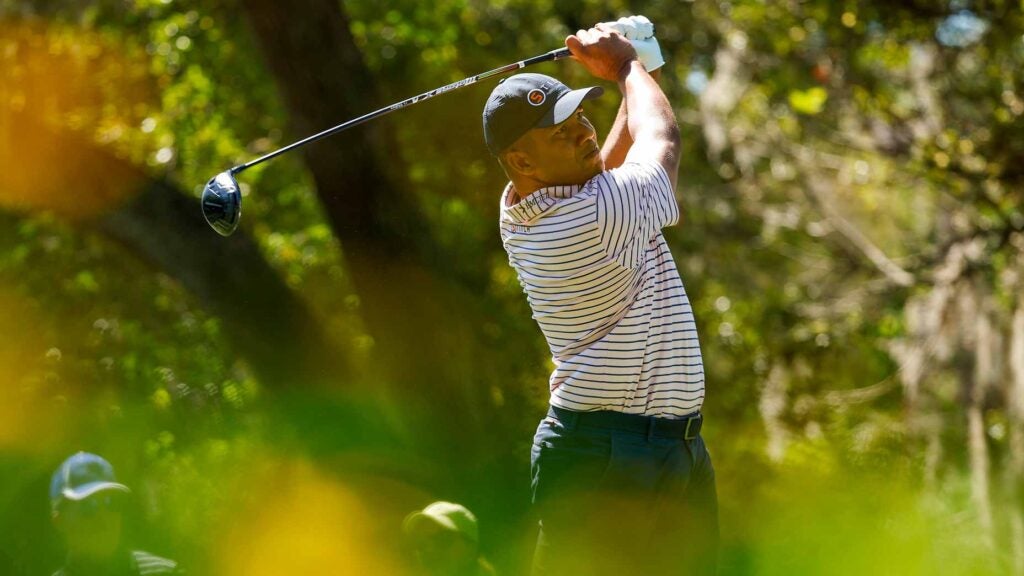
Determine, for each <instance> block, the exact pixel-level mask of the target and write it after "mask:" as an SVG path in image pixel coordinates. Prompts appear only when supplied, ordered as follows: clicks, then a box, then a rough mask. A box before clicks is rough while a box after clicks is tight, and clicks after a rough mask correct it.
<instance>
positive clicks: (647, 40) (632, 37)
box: [604, 16, 665, 72]
mask: <svg viewBox="0 0 1024 576" xmlns="http://www.w3.org/2000/svg"><path fill="white" fill-rule="evenodd" d="M604 24H605V26H608V27H609V28H611V29H612V30H615V31H616V32H618V33H619V34H622V35H623V36H625V37H626V40H629V43H630V44H632V45H633V49H634V50H636V55H637V58H638V59H639V60H640V63H641V64H643V65H644V68H646V69H647V71H648V72H654V71H655V70H657V69H658V68H661V67H662V66H664V65H665V58H664V57H663V56H662V55H661V46H658V39H657V38H655V37H654V24H652V23H651V21H650V20H648V19H647V17H646V16H627V17H625V18H619V19H618V20H616V21H615V22H605V23H604Z"/></svg>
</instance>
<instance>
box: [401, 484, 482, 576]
mask: <svg viewBox="0 0 1024 576" xmlns="http://www.w3.org/2000/svg"><path fill="white" fill-rule="evenodd" d="M402 532H403V534H404V535H405V538H406V539H407V542H408V543H409V546H410V547H411V550H412V553H413V556H414V558H415V562H416V565H417V567H418V569H419V570H420V571H421V572H422V573H423V574H430V575H437V576H441V575H445V576H463V575H478V574H487V573H490V568H489V566H487V564H486V562H485V561H483V559H482V558H481V557H480V530H479V528H478V527H477V521H476V516H474V515H473V513H472V512H470V511H469V510H467V509H466V508H465V507H464V506H461V505H459V504H454V503H452V502H434V503H433V504H430V505H429V506H427V507H426V508H424V509H423V510H420V511H417V512H413V513H412V514H409V516H407V517H406V518H405V521H404V522H403V523H402Z"/></svg>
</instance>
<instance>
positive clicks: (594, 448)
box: [483, 17, 718, 576]
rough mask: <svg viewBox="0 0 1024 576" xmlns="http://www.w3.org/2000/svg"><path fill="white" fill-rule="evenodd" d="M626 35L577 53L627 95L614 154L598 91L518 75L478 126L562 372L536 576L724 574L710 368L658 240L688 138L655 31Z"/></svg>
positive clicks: (543, 490) (544, 447)
mask: <svg viewBox="0 0 1024 576" xmlns="http://www.w3.org/2000/svg"><path fill="white" fill-rule="evenodd" d="M630 21H631V22H632V25H628V26H626V29H625V31H626V33H627V36H632V38H631V39H627V37H625V36H623V35H622V34H620V33H619V31H623V26H622V22H623V21H622V20H620V21H619V22H618V23H610V24H598V25H597V26H596V27H595V28H591V29H590V30H580V31H579V32H577V33H576V34H575V35H572V36H569V37H568V38H567V39H566V42H565V44H566V46H567V47H568V48H569V50H570V51H571V52H572V54H573V56H574V57H575V59H576V60H577V61H578V62H579V63H580V64H582V65H583V66H584V67H585V68H586V69H587V70H588V71H589V72H590V73H591V74H593V75H594V76H595V77H597V78H600V79H602V80H607V81H611V82H616V83H617V84H618V87H619V90H620V92H621V94H622V98H623V102H622V105H621V107H620V109H619V112H618V115H617V117H616V119H615V122H614V124H613V126H612V128H611V131H610V133H609V135H608V137H607V139H606V141H605V143H604V146H603V147H600V146H599V145H598V139H597V134H596V132H595V130H594V127H593V126H592V125H591V123H590V122H589V121H588V120H587V118H586V116H585V115H584V114H583V111H582V109H581V104H582V103H583V102H584V101H585V100H589V99H592V98H597V97H599V96H600V95H601V94H602V89H601V88H600V87H592V88H584V89H580V90H571V89H570V88H568V87H567V86H565V85H564V84H562V83H561V82H559V81H558V80H555V79H554V78H551V77H548V76H544V75H540V74H519V75H516V76H513V77H510V78H508V79H507V80H505V81H504V82H502V83H500V84H499V85H498V86H497V87H496V88H495V89H494V91H493V92H492V93H491V95H490V98H489V99H488V101H487V104H486V106H485V108H484V112H483V124H484V137H485V141H486V143H487V146H488V148H489V149H490V151H491V153H492V154H494V155H495V156H496V157H497V159H498V162H499V163H500V164H501V166H502V168H503V169H504V171H505V174H506V175H507V176H508V178H509V180H510V182H509V184H508V185H507V186H506V187H505V190H504V192H503V194H502V196H501V216H500V225H501V238H502V243H503V245H504V247H505V250H506V252H507V253H508V258H509V263H510V264H511V266H512V267H513V268H514V269H515V271H516V273H517V275H518V278H519V282H520V284H521V285H522V287H523V291H524V292H525V293H526V297H527V301H528V302H529V304H530V307H531V309H532V311H533V317H534V318H535V319H536V321H537V323H538V324H539V326H540V329H541V331H542V332H543V333H544V337H545V338H546V339H547V343H548V346H549V348H550V350H551V356H552V361H553V364H554V371H553V372H552V374H551V378H550V381H549V387H550V408H549V411H548V413H547V416H546V417H545V418H544V419H543V420H542V421H541V423H540V425H539V427H538V429H537V433H536V436H535V437H534V441H533V450H532V455H531V464H532V466H531V467H532V488H533V504H534V507H535V509H536V512H537V514H538V516H539V518H540V526H541V529H540V535H539V538H538V542H537V548H536V551H535V554H534V563H533V573H534V574H550V575H559V576H562V575H590V574H614V575H616V576H622V575H625V574H645V575H650V574H713V573H714V571H715V565H716V560H715V558H716V551H717V543H718V505H717V496H716V493H715V476H714V471H713V469H712V466H711V458H710V456H709V454H708V451H707V449H706V447H705V445H704V441H703V439H702V438H701V436H700V430H701V425H702V423H703V418H702V417H701V413H700V409H701V405H702V402H703V399H704V369H703V364H702V360H701V353H700V346H699V343H698V340H697V332H696V327H695V324H694V317H693V312H692V309H691V307H690V302H689V299H688V298H687V295H686V291H685V290H684V288H683V283H682V281H681V279H680V276H679V272H678V271H677V269H676V266H675V263H674V262H673V260H672V255H671V253H670V252H669V248H668V245H667V244H666V242H665V238H664V237H663V236H662V228H663V227H665V226H670V225H673V224H675V223H677V221H678V220H679V208H678V205H677V203H676V200H675V196H674V190H675V186H676V172H677V170H678V167H679V154H680V136H679V129H678V127H677V125H676V122H675V118H674V114H673V111H672V108H671V106H670V105H669V102H668V100H667V99H666V97H665V95H664V94H663V93H662V91H661V89H660V88H659V87H658V84H657V82H656V80H655V78H652V76H651V74H649V73H648V70H647V68H645V65H644V63H642V62H641V60H639V59H638V56H637V49H636V48H634V46H636V47H637V48H639V49H641V51H642V52H641V53H642V55H643V57H644V61H645V62H646V63H647V65H648V67H650V68H651V69H654V68H655V67H657V66H658V65H660V64H662V63H663V62H664V61H663V60H662V59H661V53H660V49H658V48H657V42H656V40H655V39H654V37H653V26H652V25H650V22H649V21H647V20H646V19H645V18H643V17H635V18H633V19H630ZM627 24H628V22H627ZM631 42H632V43H631Z"/></svg>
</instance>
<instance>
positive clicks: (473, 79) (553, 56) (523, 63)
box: [229, 48, 571, 174]
mask: <svg viewBox="0 0 1024 576" xmlns="http://www.w3.org/2000/svg"><path fill="white" fill-rule="evenodd" d="M569 56H571V54H570V53H569V49H568V48H559V49H557V50H552V51H550V52H546V53H544V54H541V55H539V56H534V57H533V58H527V59H526V60H520V61H519V62H515V63H513V64H508V65H506V66H502V67H501V68H495V69H494V70H490V71H488V72H484V73H483V74H477V75H476V76H470V77H469V78H465V79H463V80H459V81H458V82H453V83H451V84H448V85H447V86H442V87H440V88H434V89H433V90H431V91H429V92H424V93H423V94H420V95H419V96H413V97H412V98H409V99H406V100H402V101H401V102H398V103H395V104H392V105H390V106H386V107H384V108H381V109H380V110H376V111H374V112H370V113H369V114H364V115H363V116H360V117H358V118H354V119H352V120H349V121H348V122H345V123H343V124H339V125H337V126H335V127H333V128H328V129H327V130H324V131H323V132H320V133H318V134H314V135H312V136H310V137H308V138H304V139H302V140H299V141H298V142H295V143H293V144H289V145H288V146H285V147H284V148H280V149H278V150H275V151H273V152H271V153H269V154H266V155H264V156H261V157H259V158H257V159H255V160H251V161H249V162H246V163H245V164H242V165H240V166H235V167H234V168H232V169H231V170H230V171H229V172H230V173H231V174H238V173H239V172H241V171H242V170H245V169H247V168H252V167H253V166H255V165H257V164H261V163H263V162H266V161H267V160H270V159H271V158H274V157H275V156H279V155H281V154H284V153H285V152H288V151H289V150H293V149H295V148H298V147H299V146H304V145H306V144H309V143H310V142H315V141H316V140H319V139H321V138H324V137H326V136H330V135H331V134H334V133H336V132H341V131H342V130H345V129H348V128H351V127H353V126H358V125H359V124H362V123H363V122H367V121H369V120H373V119H374V118H378V117H380V116H383V115H385V114H387V113H389V112H394V111H395V110H398V109H399V108H405V107H406V106H410V105H412V104H415V103H417V102H422V101H424V100H428V99H430V98H433V97H434V96H437V95H438V94H444V93H445V92H451V91H452V90H456V89H458V88H462V87H463V86H469V85H470V84H475V83H477V82H479V81H480V80H484V79H485V78H490V77H491V76H497V75H499V74H505V73H506V72H512V71H513V70H518V69H520V68H525V67H527V66H530V65H532V64H537V63H540V62H547V61H549V60H560V59H562V58H568V57H569Z"/></svg>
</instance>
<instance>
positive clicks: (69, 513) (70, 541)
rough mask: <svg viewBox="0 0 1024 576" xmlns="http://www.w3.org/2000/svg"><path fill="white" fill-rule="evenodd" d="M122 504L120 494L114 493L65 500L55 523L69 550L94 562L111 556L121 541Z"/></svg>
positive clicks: (55, 518)
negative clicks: (79, 499) (77, 499)
mask: <svg viewBox="0 0 1024 576" xmlns="http://www.w3.org/2000/svg"><path fill="white" fill-rule="evenodd" d="M122 504H123V501H122V499H121V498H120V496H119V495H118V494H115V493H112V492H100V493H98V494H93V495H92V496H90V497H88V498H86V499H85V500H81V501H78V502H74V501H70V500H66V501H64V502H62V503H61V505H60V508H59V509H58V511H57V514H56V515H55V517H54V522H55V523H56V525H57V529H58V530H59V531H60V532H61V533H62V534H63V535H64V538H65V540H66V542H67V546H68V551H69V552H70V553H71V554H72V555H74V556H76V557H78V558H81V559H88V560H92V561H103V560H106V559H109V558H110V557H112V556H113V555H114V553H115V552H116V551H117V548H118V546H119V545H120V543H121V509H122Z"/></svg>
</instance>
